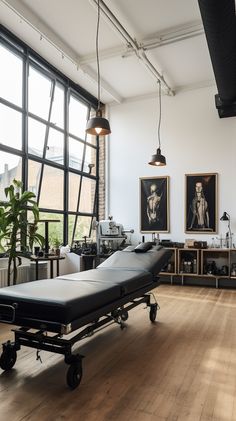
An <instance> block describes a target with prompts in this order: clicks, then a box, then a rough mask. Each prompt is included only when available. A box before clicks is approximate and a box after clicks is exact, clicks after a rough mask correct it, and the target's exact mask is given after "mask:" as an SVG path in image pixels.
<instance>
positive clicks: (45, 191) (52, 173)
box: [39, 165, 64, 210]
mask: <svg viewBox="0 0 236 421" xmlns="http://www.w3.org/2000/svg"><path fill="white" fill-rule="evenodd" d="M63 195H64V172H63V171H61V170H58V169H57V168H53V167H50V166H49V165H44V171H43V181H42V187H41V194H40V199H39V207H40V208H46V209H55V210H60V209H61V210H62V209H63Z"/></svg>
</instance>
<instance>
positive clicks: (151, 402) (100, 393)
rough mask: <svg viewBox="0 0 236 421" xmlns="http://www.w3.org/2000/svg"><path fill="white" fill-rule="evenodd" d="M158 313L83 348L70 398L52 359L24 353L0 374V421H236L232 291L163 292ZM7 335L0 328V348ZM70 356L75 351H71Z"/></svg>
mask: <svg viewBox="0 0 236 421" xmlns="http://www.w3.org/2000/svg"><path fill="white" fill-rule="evenodd" d="M155 295H156V298H157V300H158V302H159V304H160V307H161V310H160V312H159V313H158V322H157V323H155V324H152V323H150V321H149V313H148V310H147V309H144V308H142V306H139V307H138V308H136V309H134V310H132V311H131V312H130V317H129V319H128V321H127V329H125V330H124V331H121V330H120V329H119V327H118V326H115V325H113V326H110V327H108V328H107V329H105V330H104V331H101V332H99V333H98V334H96V335H94V336H93V337H91V338H88V339H86V340H83V341H82V342H81V343H80V345H79V351H80V352H81V354H83V355H85V356H86V358H85V359H84V360H83V371H84V376H83V379H82V382H81V385H80V387H79V388H78V389H76V390H74V391H73V392H72V391H70V390H68V389H67V387H66V384H65V374H66V370H67V366H66V365H65V364H64V361H63V358H62V357H61V356H58V355H54V354H50V353H47V352H42V353H41V355H42V360H43V364H40V363H39V361H36V353H35V351H34V350H30V349H22V350H21V351H20V352H19V353H18V359H17V363H16V365H15V367H14V369H13V370H12V371H11V372H9V373H4V372H0V421H2V420H4V421H5V420H10V421H23V420H24V421H32V420H35V421H37V420H39V421H46V420H50V421H51V420H53V421H59V420H60V421H62V420H70V421H73V420H76V421H77V420H86V421H90V420H91V421H95V420H96V421H113V420H115V421H126V420H127V421H131V420H135V421H154V420H155V421H156V420H158V421H231V420H232V421H233V420H236V352H235V350H236V329H235V320H236V291H234V290H216V289H213V288H204V287H200V288H198V287H187V286H184V287H179V286H169V285H161V286H160V287H159V288H158V289H157V290H156V291H155ZM11 336H12V334H11V332H10V328H9V326H7V325H0V341H1V342H3V341H5V340H7V339H9V337H11ZM75 349H76V347H75Z"/></svg>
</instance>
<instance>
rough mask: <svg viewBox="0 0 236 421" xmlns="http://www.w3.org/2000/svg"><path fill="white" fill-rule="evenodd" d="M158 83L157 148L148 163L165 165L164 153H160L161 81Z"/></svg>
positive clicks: (159, 165)
mask: <svg viewBox="0 0 236 421" xmlns="http://www.w3.org/2000/svg"><path fill="white" fill-rule="evenodd" d="M158 83H159V122H158V144H159V146H158V148H157V152H156V154H154V155H152V157H151V160H150V162H149V165H155V166H157V167H161V166H164V165H166V158H165V157H164V155H162V154H161V136H160V128H161V82H160V80H158Z"/></svg>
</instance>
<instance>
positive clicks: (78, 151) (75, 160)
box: [69, 137, 84, 171]
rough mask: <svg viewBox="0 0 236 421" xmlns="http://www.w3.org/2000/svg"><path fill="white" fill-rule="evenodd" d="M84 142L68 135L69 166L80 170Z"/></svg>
mask: <svg viewBox="0 0 236 421" xmlns="http://www.w3.org/2000/svg"><path fill="white" fill-rule="evenodd" d="M83 153H84V143H82V142H79V141H78V140H75V139H73V138H72V137H69V167H70V168H75V169H76V170H79V171H81V168H82V160H83Z"/></svg>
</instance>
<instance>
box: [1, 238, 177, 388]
mask: <svg viewBox="0 0 236 421" xmlns="http://www.w3.org/2000/svg"><path fill="white" fill-rule="evenodd" d="M128 249H129V250H127V251H126V250H123V251H117V252H115V253H114V254H112V255H111V256H110V257H109V258H108V259H107V260H105V261H104V262H103V263H101V264H100V265H99V266H98V267H97V268H96V269H91V270H88V271H84V272H78V273H74V274H70V275H63V276H59V277H57V278H54V279H45V280H40V281H33V282H28V283H23V284H19V285H14V286H10V287H6V288H1V289H0V321H1V322H3V323H9V324H13V325H14V326H18V327H17V328H14V329H13V332H14V335H15V338H14V341H13V342H12V341H7V342H5V343H3V345H2V347H3V351H2V354H1V357H0V367H1V369H2V370H4V371H8V370H10V369H11V368H12V367H13V366H14V364H15V362H16V358H17V351H18V350H20V348H21V346H27V347H30V348H35V349H36V350H37V358H40V357H39V352H40V350H46V351H51V352H55V353H58V354H62V355H64V358H65V363H66V364H68V365H69V369H68V371H67V384H68V386H69V387H70V388H71V389H75V388H76V387H77V386H78V385H79V383H80V381H81V378H82V358H83V356H82V355H81V354H79V353H77V354H72V346H73V345H74V344H75V343H76V342H78V341H79V340H81V339H83V338H85V337H87V336H91V335H92V334H94V333H95V332H96V331H98V330H101V328H104V327H106V326H108V325H110V324H111V323H114V322H115V323H118V324H119V326H120V327H121V328H122V329H123V328H124V327H125V323H124V322H125V321H126V320H127V319H128V312H129V310H131V309H132V308H134V307H136V306H137V305H139V304H141V303H145V304H146V306H147V307H149V308H150V312H149V317H150V320H151V322H154V321H155V319H156V314H157V309H158V304H157V302H156V300H155V297H154V295H153V294H148V292H149V291H151V290H152V289H154V288H156V287H157V286H158V284H159V278H158V277H157V274H158V273H159V272H160V270H161V269H162V267H163V266H164V265H165V264H166V263H167V261H168V259H169V257H170V255H171V251H170V250H166V249H163V248H160V246H157V247H156V246H150V245H149V246H148V247H147V248H146V249H147V251H146V252H136V251H144V250H145V247H144V250H139V249H137V250H136V251H135V250H132V251H130V248H128ZM151 295H152V296H153V298H154V299H153V301H154V302H152V303H151ZM72 332H74V334H73V335H72V334H71V333H72ZM69 334H70V335H69ZM67 335H68V336H69V338H68V336H67Z"/></svg>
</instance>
